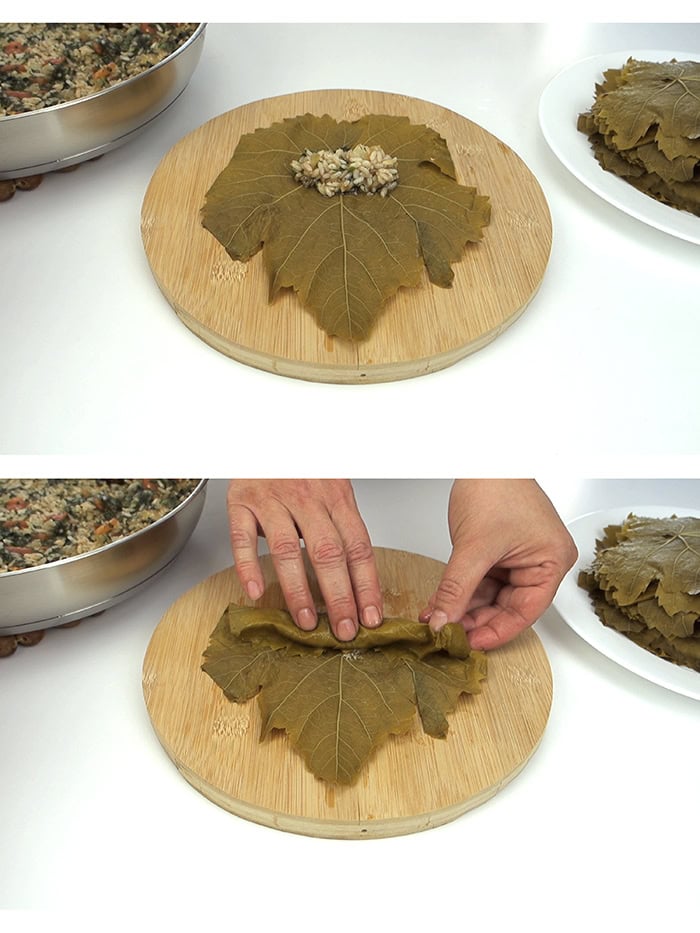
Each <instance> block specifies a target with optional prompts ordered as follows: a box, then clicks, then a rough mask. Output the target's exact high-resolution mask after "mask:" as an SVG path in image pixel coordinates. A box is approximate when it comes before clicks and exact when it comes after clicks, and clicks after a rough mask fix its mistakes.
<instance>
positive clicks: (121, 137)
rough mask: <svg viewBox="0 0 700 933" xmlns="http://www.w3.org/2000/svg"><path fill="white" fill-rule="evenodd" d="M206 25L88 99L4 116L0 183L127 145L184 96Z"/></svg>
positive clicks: (0, 121) (0, 123)
mask: <svg viewBox="0 0 700 933" xmlns="http://www.w3.org/2000/svg"><path fill="white" fill-rule="evenodd" d="M205 28H206V23H200V24H199V26H198V27H197V29H196V30H195V32H194V33H193V34H192V35H191V36H190V38H189V39H188V40H187V42H185V43H183V44H182V45H181V46H180V47H179V48H177V49H175V51H174V52H171V53H170V55H168V57H167V58H164V59H163V61H162V62H159V63H158V64H157V65H153V66H152V67H151V68H148V69H147V70H146V71H144V72H142V73H141V74H139V75H135V76H134V77H133V78H127V79H126V80H124V81H121V82H120V83H119V84H115V85H114V86H113V87H110V88H106V89H105V90H104V91H98V92H97V93H96V94H91V95H89V96H88V97H81V98H78V99H77V100H71V101H67V102H66V103H63V104H56V105H55V106H53V107H45V108H43V109H41V110H33V111H31V112H30V113H18V114H13V115H12V116H8V117H0V179H3V178H21V177H23V176H25V175H40V174H43V173H44V172H51V171H54V170H56V169H60V168H67V167H68V166H69V165H75V164H77V163H78V162H84V161H86V160H87V159H94V158H95V157H97V156H99V155H102V154H103V153H105V152H108V151H109V150H110V149H115V148H116V147H117V146H121V145H123V144H124V143H126V142H128V141H129V140H130V139H132V138H133V137H134V136H136V135H137V134H138V133H140V132H142V131H143V130H145V129H146V127H147V126H149V124H150V123H152V122H153V120H155V119H156V117H159V116H160V115H161V114H163V113H164V112H165V111H166V110H167V109H168V107H170V105H171V104H172V103H173V102H174V101H175V100H176V99H177V98H178V97H179V96H180V94H181V93H182V92H183V91H184V89H185V87H186V86H187V84H188V83H189V80H190V78H191V76H192V73H193V72H194V69H195V68H196V66H197V62H198V61H199V58H200V55H201V53H202V45H203V44H204V32H205Z"/></svg>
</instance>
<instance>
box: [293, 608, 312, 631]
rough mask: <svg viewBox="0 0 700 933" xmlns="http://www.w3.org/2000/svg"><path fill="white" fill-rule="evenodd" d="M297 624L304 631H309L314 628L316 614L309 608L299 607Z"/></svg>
mask: <svg viewBox="0 0 700 933" xmlns="http://www.w3.org/2000/svg"><path fill="white" fill-rule="evenodd" d="M297 625H298V626H299V628H301V629H303V630H304V631H305V632H311V631H313V630H314V629H315V628H316V616H315V614H314V613H313V612H312V611H311V609H300V610H299V613H298V615H297Z"/></svg>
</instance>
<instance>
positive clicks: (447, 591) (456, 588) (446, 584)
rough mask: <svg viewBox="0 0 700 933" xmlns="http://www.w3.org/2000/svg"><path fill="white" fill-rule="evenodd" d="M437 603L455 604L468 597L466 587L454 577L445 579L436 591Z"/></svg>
mask: <svg viewBox="0 0 700 933" xmlns="http://www.w3.org/2000/svg"><path fill="white" fill-rule="evenodd" d="M435 595H436V602H438V603H440V602H446V603H453V602H457V601H459V600H460V599H463V598H464V596H465V595H466V591H465V589H464V586H463V585H462V584H461V583H460V582H459V580H456V579H455V578H454V577H443V578H442V580H440V583H439V584H438V588H437V590H436V591H435Z"/></svg>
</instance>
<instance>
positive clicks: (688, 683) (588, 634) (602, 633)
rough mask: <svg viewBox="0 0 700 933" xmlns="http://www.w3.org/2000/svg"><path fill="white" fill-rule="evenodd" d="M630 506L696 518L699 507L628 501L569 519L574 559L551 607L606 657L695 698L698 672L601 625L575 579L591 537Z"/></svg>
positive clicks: (699, 696)
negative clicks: (627, 502)
mask: <svg viewBox="0 0 700 933" xmlns="http://www.w3.org/2000/svg"><path fill="white" fill-rule="evenodd" d="M630 512H633V513H634V514H635V515H640V516H646V517H648V518H667V517H668V516H670V515H689V516H692V517H694V518H700V511H698V510H697V509H688V508H685V507H684V506H674V507H671V506H668V505H663V506H658V505H634V506H627V507H625V508H617V509H605V510H603V511H600V512H589V513H588V514H587V515H582V516H580V517H579V518H576V519H574V520H573V521H572V522H569V523H568V528H569V532H570V533H571V536H572V537H573V539H574V541H575V542H576V546H577V548H578V551H579V559H578V562H577V563H576V566H575V567H574V568H573V569H572V570H571V571H570V573H569V574H567V576H566V577H565V578H564V580H563V581H562V584H561V586H560V587H559V591H558V593H557V595H556V597H555V599H554V607H555V609H556V610H557V611H558V612H559V614H560V615H561V617H562V618H563V619H564V621H565V622H566V624H567V625H568V626H569V627H570V628H572V629H573V630H574V631H575V632H576V633H577V634H578V635H580V636H581V638H583V639H584V641H587V642H588V644H589V645H592V646H593V647H594V648H596V649H597V650H598V651H600V652H601V654H604V655H605V656H606V657H607V658H610V660H612V661H615V662H616V663H617V664H620V665H621V666H622V667H625V668H627V670H628V671H632V672H633V673H635V674H639V676H640V677H644V678H645V679H646V680H650V681H651V682H652V683H655V684H659V685H660V686H662V687H667V688H668V689H669V690H673V691H675V692H676V693H682V694H683V695H684V696H688V697H693V698H694V699H696V700H700V673H698V672H697V671H693V670H691V669H690V668H689V667H680V666H679V665H677V664H673V663H672V662H671V661H665V660H664V659H663V658H659V657H657V656H656V655H655V654H652V653H651V652H650V651H647V650H646V649H645V648H640V647H639V645H635V643H634V642H633V641H630V639H629V638H627V637H626V636H625V635H622V634H621V633H620V632H616V631H615V629H612V628H608V626H606V625H603V623H602V622H601V621H600V619H599V618H598V616H597V615H596V614H595V610H594V609H593V603H592V602H591V599H590V596H589V595H588V591H587V590H584V589H583V588H582V587H580V586H579V585H578V583H577V579H578V574H579V571H580V570H588V569H589V568H590V566H591V562H592V560H593V558H594V556H595V542H596V539H597V538H601V537H602V535H603V530H604V528H605V527H606V526H607V525H619V524H621V523H622V522H623V521H624V520H625V519H626V518H627V516H628V515H629V514H630Z"/></svg>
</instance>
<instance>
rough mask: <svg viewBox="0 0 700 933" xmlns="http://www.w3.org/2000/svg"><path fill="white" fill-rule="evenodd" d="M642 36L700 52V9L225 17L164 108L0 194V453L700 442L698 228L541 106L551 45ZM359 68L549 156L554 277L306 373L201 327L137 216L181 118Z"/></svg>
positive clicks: (397, 467) (238, 465)
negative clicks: (381, 348)
mask: <svg viewBox="0 0 700 933" xmlns="http://www.w3.org/2000/svg"><path fill="white" fill-rule="evenodd" d="M648 48H660V49H678V50H679V51H687V52H693V51H694V52H696V53H700V24H697V23H696V24H692V25H684V24H662V25H658V24H649V23H627V24H622V25H615V24H598V25H590V24H581V23H571V22H567V23H564V22H556V23H549V24H547V23H544V24H542V23H540V24H537V23H535V24H532V23H531V24H518V23H501V24H496V25H488V24H482V23H476V24H470V23H466V24H465V23H457V24H454V23H452V24H430V23H408V24H406V23H403V24H401V23H400V24H362V23H350V24H342V23H341V24H339V23H330V24H328V23H327V24H320V25H313V24H300V23H291V24H289V23H287V24H269V23H264V24H250V23H245V24H234V25H231V24H223V25H222V24H215V23H214V24H211V25H210V26H208V28H207V35H206V40H205V45H204V51H203V55H202V59H201V62H200V64H199V67H198V69H197V70H196V72H195V74H194V76H193V79H192V81H191V84H190V86H189V87H188V89H187V90H186V92H185V93H184V94H183V95H182V97H181V98H180V100H179V101H178V102H177V103H176V104H175V105H174V106H173V108H172V110H171V112H169V113H168V115H167V116H165V117H164V118H163V119H161V120H159V121H157V122H156V123H155V124H154V126H153V127H152V128H151V129H149V130H148V131H147V132H146V133H144V134H142V135H141V136H140V137H139V138H137V139H136V140H134V141H132V142H131V143H129V144H128V145H126V146H124V147H123V148H121V149H119V150H117V151H115V152H113V153H111V154H108V155H106V156H105V157H104V158H102V159H101V160H99V161H97V162H93V163H90V164H87V165H84V166H81V168H80V169H79V170H78V171H76V172H74V173H72V174H64V175H56V176H53V177H49V178H47V179H46V180H45V181H44V183H43V184H42V186H41V187H40V188H39V189H37V190H36V191H33V192H28V193H27V192H19V193H18V194H17V195H15V197H14V198H13V199H12V200H11V201H9V202H6V203H4V204H2V205H0V250H1V253H2V268H3V275H2V289H1V292H0V340H1V341H2V346H3V348H4V352H3V365H2V367H0V398H2V399H4V400H7V399H8V398H12V400H13V401H12V404H7V403H6V404H5V405H3V419H2V421H3V423H2V431H1V433H0V453H13V454H20V453H21V454H35V453H38V454H49V453H51V454H81V455H87V454H92V455H96V456H100V455H103V454H104V455H107V457H108V458H109V457H113V456H116V455H123V454H125V453H126V454H127V455H129V454H132V453H133V452H135V451H140V452H141V453H142V455H146V454H148V453H149V452H153V451H158V452H160V453H162V454H163V455H164V456H168V455H171V454H172V455H174V456H176V457H178V458H179V460H178V462H180V463H185V462H192V463H193V464H197V465H198V467H199V468H198V469H194V468H193V469H191V470H187V471H186V472H209V471H211V469H212V463H215V464H220V469H221V471H222V472H223V473H228V472H231V471H234V472H237V473H242V472H246V473H248V472H252V471H253V469H255V468H258V469H264V468H266V467H268V466H269V469H270V471H271V472H273V473H274V472H276V470H277V467H276V466H274V465H272V466H270V465H269V460H268V457H267V454H268V452H270V453H271V452H272V450H273V449H275V450H283V451H284V453H285V464H286V470H287V471H288V472H290V473H295V472H296V473H299V474H301V475H304V474H307V473H308V472H309V460H310V452H311V451H313V455H314V462H315V464H317V465H318V470H319V475H320V474H321V473H323V472H325V473H326V474H327V475H337V473H338V472H342V473H344V474H350V475H376V474H375V473H373V472H372V469H371V467H370V468H369V469H368V465H369V464H368V458H369V455H370V454H369V453H368V452H371V453H372V454H373V455H374V456H378V459H379V461H380V462H379V466H378V470H379V471H380V475H385V476H392V475H406V473H407V472H408V474H409V475H426V474H425V473H424V472H422V470H421V465H423V467H424V469H427V470H428V473H427V475H436V472H437V475H443V476H444V475H449V474H451V473H455V472H463V471H464V469H465V468H466V469H469V470H471V471H474V472H479V470H492V469H494V468H495V469H497V470H498V469H500V470H502V471H504V472H505V473H506V474H508V473H509V472H511V471H513V472H516V473H517V472H521V471H522V469H527V471H528V472H530V471H531V465H532V463H533V461H534V462H535V464H538V465H541V466H543V467H544V468H548V466H549V464H551V462H552V460H553V458H555V459H556V461H557V462H558V461H561V460H562V458H564V460H565V461H566V462H575V463H577V464H578V465H581V464H584V466H583V474H582V475H610V473H600V472H597V471H596V465H597V464H598V463H600V462H601V460H600V458H601V457H604V458H605V461H604V462H605V463H606V464H611V463H612V462H619V461H620V460H621V461H623V462H629V461H631V462H632V463H634V462H636V461H635V458H636V457H637V456H638V455H640V454H647V455H650V456H652V455H656V454H659V453H662V454H664V455H676V454H696V453H698V452H699V451H700V438H699V437H698V433H699V432H698V430H697V425H698V423H699V421H700V393H698V392H697V346H698V343H699V341H700V300H699V299H698V281H699V279H698V272H699V269H700V248H699V247H698V246H697V245H694V244H692V243H689V242H686V241H682V240H680V239H677V238H674V237H672V236H670V235H669V234H666V233H662V232H660V231H658V230H656V229H653V228H651V227H649V226H646V225H645V224H643V223H642V222H640V221H639V220H637V219H635V218H633V217H630V216H628V215H626V214H624V213H623V212H621V211H620V210H618V209H617V208H615V207H613V206H611V205H609V204H608V203H606V202H605V201H603V200H602V199H601V198H599V197H598V196H597V195H595V194H594V193H592V192H591V191H589V190H588V189H587V188H586V187H585V186H584V185H583V184H582V183H581V182H579V181H578V180H577V179H576V178H574V177H573V176H572V175H571V174H570V173H569V172H568V171H567V170H566V169H565V168H564V167H563V166H562V165H561V164H560V163H559V161H558V160H557V159H556V157H555V156H554V155H553V154H552V152H551V151H550V149H549V148H548V146H547V144H546V142H545V140H544V138H543V136H542V134H541V131H540V128H539V123H538V103H539V98H540V95H541V93H542V91H543V90H544V88H545V86H546V85H547V83H548V82H549V81H550V80H551V79H552V78H553V77H554V76H555V75H556V74H557V73H558V72H559V71H560V70H561V69H563V68H565V67H567V66H568V65H570V64H572V63H574V62H576V61H578V60H580V59H582V58H585V57H589V56H592V55H597V54H599V53H601V52H607V51H611V50H621V51H625V50H630V49H648ZM350 86H357V87H366V88H371V89H375V90H385V91H390V92H395V93H402V94H408V95H412V96H415V97H420V98H423V99H427V100H430V101H433V102H435V103H437V104H439V105H441V106H445V107H448V108H450V109H452V110H455V111H457V112H459V113H461V114H463V115H465V116H466V117H468V118H469V119H471V120H473V121H474V122H476V123H478V124H480V125H481V126H483V127H484V128H485V129H487V130H488V131H489V132H491V133H493V134H494V135H496V136H497V137H499V138H500V139H501V140H502V141H503V142H505V143H506V144H507V145H509V146H510V147H512V148H513V149H514V150H515V151H516V152H517V153H518V154H519V155H520V156H521V157H522V158H523V159H524V161H525V162H526V164H527V165H528V166H529V167H530V169H531V170H532V171H533V172H534V174H535V176H536V177H537V179H538V180H539V183H540V184H541V186H542V188H543V190H544V193H545V195H546V197H547V199H548V202H549V206H550V209H551V214H552V220H553V229H554V242H553V248H552V254H551V259H550V262H549V266H548V269H547V272H546V274H545V278H544V281H543V283H542V286H541V288H540V290H539V292H538V293H537V294H536V296H535V297H534V299H533V301H532V303H531V304H530V306H529V307H528V309H527V310H526V312H525V313H524V314H523V316H522V317H521V318H520V319H519V320H518V321H517V322H516V323H515V324H514V325H513V326H512V327H510V328H509V329H508V330H507V331H506V332H505V333H504V334H502V335H501V336H500V337H499V338H497V339H496V340H495V341H494V342H493V343H491V344H490V345H489V346H488V347H486V348H484V349H483V350H481V351H479V352H478V353H476V354H475V355H473V356H471V357H469V358H467V359H465V360H463V361H462V362H460V363H459V364H457V365H455V366H453V367H451V368H450V369H448V370H445V371H443V372H440V373H435V374H433V375H430V376H423V377H419V378H416V379H412V380H408V381H404V382H396V383H391V384H388V385H380V386H362V387H359V386H329V385H318V384H315V383H306V382H302V381H298V380H292V379H288V378H284V377H279V376H275V375H272V374H269V373H264V372H259V371H256V370H254V369H252V368H249V367H246V366H243V365H242V364H239V363H236V362H234V361H232V360H230V359H228V358H227V357H225V356H223V355H221V354H219V353H218V352H216V351H215V350H213V349H211V348H210V347H209V346H207V345H206V344H204V343H203V342H202V341H200V340H199V339H198V338H197V337H195V336H194V335H193V334H192V333H191V332H190V331H189V330H188V329H187V328H186V327H185V326H184V325H183V324H182V323H181V322H180V320H179V319H178V318H177V316H176V315H175V313H174V311H173V310H172V309H171V308H170V306H169V304H168V303H167V301H166V300H165V298H164V297H163V296H162V294H161V293H160V291H159V290H158V287H157V286H156V284H155V281H154V280H153V277H152V275H151V272H150V269H149V266H148V262H147V260H146V257H145V253H144V251H143V248H142V245H141V238H140V232H139V215H140V208H141V202H142V199H143V196H144V193H145V190H146V187H147V185H148V182H149V180H150V178H151V176H152V174H153V172H154V171H155V169H156V167H157V165H158V163H159V162H160V160H161V158H162V157H163V156H164V155H165V153H166V152H167V151H168V150H169V149H170V148H171V147H172V146H173V145H174V144H175V143H176V142H177V141H178V140H179V139H180V138H181V137H183V136H184V135H185V134H187V133H188V132H190V131H191V130H193V129H195V128H196V127H198V126H200V125H201V124H202V123H204V122H205V121H207V120H209V119H211V118H212V117H214V116H216V115H218V114H220V113H223V112H225V111H228V110H231V109H233V108H235V107H237V106H240V105H242V104H245V103H248V102H250V101H253V100H258V99H261V98H265V97H270V96H274V95H279V94H285V93H290V92H293V91H300V90H304V89H312V88H327V87H338V88H342V87H350ZM592 95H593V88H592V87H591V100H592ZM514 261H517V260H515V259H514ZM261 434H264V435H265V436H266V438H268V440H269V447H267V448H265V449H264V450H263V454H262V455H261V454H260V435H261ZM399 438H403V439H405V442H404V443H397V442H396V440H397V439H399ZM339 452H342V456H343V466H342V468H341V469H340V470H339V467H338V462H337V457H338V453H339ZM408 453H410V457H411V461H410V464H409V465H408V466H407V459H406V458H407V454H408ZM465 453H466V454H467V456H468V458H469V464H468V466H467V467H465V466H464V465H463V464H464V457H465ZM232 460H233V461H234V463H235V466H233V465H232V464H231V461H232ZM107 462H110V461H109V459H108V460H107ZM589 463H591V464H593V466H592V467H591V468H590V470H589V469H587V467H586V464H589ZM437 464H439V467H437V466H436V465H437ZM445 464H447V466H445ZM504 464H505V465H504ZM520 464H522V465H523V466H522V467H521V466H520ZM494 465H495V466H494ZM414 471H416V472H415V473H414ZM180 472H183V470H181V471H180Z"/></svg>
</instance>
